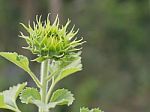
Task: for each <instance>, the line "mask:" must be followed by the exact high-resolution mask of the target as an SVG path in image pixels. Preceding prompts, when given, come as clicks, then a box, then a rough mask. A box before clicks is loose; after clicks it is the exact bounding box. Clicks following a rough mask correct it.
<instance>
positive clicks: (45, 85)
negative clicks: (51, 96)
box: [39, 60, 49, 112]
mask: <svg viewBox="0 0 150 112" xmlns="http://www.w3.org/2000/svg"><path fill="white" fill-rule="evenodd" d="M48 67H49V61H48V60H45V61H43V62H42V63H41V85H42V87H41V89H40V94H41V101H42V102H43V103H46V95H47V88H48V81H47V76H48ZM39 112H46V111H45V110H44V109H39Z"/></svg>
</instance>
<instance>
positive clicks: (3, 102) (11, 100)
mask: <svg viewBox="0 0 150 112" xmlns="http://www.w3.org/2000/svg"><path fill="white" fill-rule="evenodd" d="M26 85H27V83H22V84H18V85H17V86H13V87H10V88H9V90H6V91H3V92H1V93H0V108H4V109H10V110H13V111H14V110H15V109H18V107H17V105H16V99H17V97H18V95H19V93H20V92H21V91H22V90H23V88H24V87H25V86H26Z"/></svg>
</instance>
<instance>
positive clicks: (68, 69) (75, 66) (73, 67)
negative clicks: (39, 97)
mask: <svg viewBox="0 0 150 112" xmlns="http://www.w3.org/2000/svg"><path fill="white" fill-rule="evenodd" d="M81 70H82V64H81V57H78V58H77V59H75V60H73V61H71V63H69V64H68V65H66V66H65V67H64V68H63V69H62V70H61V72H60V74H59V75H58V76H57V78H56V79H55V82H58V81H60V80H62V79H63V78H65V77H67V76H69V75H71V74H73V73H75V72H78V71H81Z"/></svg>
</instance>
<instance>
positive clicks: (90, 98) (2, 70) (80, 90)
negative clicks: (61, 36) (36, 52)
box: [0, 0, 150, 112]
mask: <svg viewBox="0 0 150 112" xmlns="http://www.w3.org/2000/svg"><path fill="white" fill-rule="evenodd" d="M48 13H51V18H52V20H53V18H54V17H55V16H56V14H57V13H58V14H59V17H60V18H61V23H62V24H64V23H65V22H66V21H67V19H68V18H70V19H71V20H72V24H71V25H73V24H76V28H80V33H79V35H78V36H83V37H84V39H85V40H86V41H87V43H86V44H84V49H83V54H82V57H83V59H82V61H83V65H84V69H83V71H82V72H80V73H76V74H74V75H71V76H70V77H68V78H66V79H64V81H62V82H60V83H59V85H58V86H57V87H56V88H68V89H70V90H71V91H72V92H73V93H74V94H75V98H76V100H75V102H74V103H73V105H72V106H71V107H69V108H68V107H64V106H62V107H58V108H57V109H56V110H55V112H79V108H80V107H82V106H85V107H87V106H88V107H90V108H92V107H100V108H102V109H103V110H105V112H150V0H0V51H17V52H18V53H19V54H23V55H26V56H28V57H31V58H30V59H33V58H34V56H32V55H31V53H30V52H29V51H26V50H23V49H22V48H21V47H22V46H25V45H26V44H25V42H24V40H23V39H21V38H19V37H18V35H19V31H20V30H21V31H22V30H23V29H22V27H21V26H20V25H19V22H23V23H25V24H27V23H28V20H30V21H32V20H34V17H35V15H37V14H38V15H43V19H44V18H46V16H47V14H48ZM39 67H40V66H39V65H38V64H37V63H35V62H32V63H31V68H32V69H33V71H34V72H35V73H37V74H38V75H39ZM26 80H27V81H28V82H29V83H28V84H29V86H32V85H33V86H34V83H32V81H31V78H30V77H29V76H28V75H27V74H26V73H25V72H24V71H22V70H21V69H19V68H18V67H17V66H14V65H13V64H12V63H10V62H8V61H7V60H5V59H3V58H1V57H0V91H3V90H5V89H8V87H9V86H12V85H15V84H17V83H18V82H20V83H21V82H23V81H26ZM20 107H21V108H22V110H24V111H23V112H36V107H35V106H33V105H31V106H30V105H22V104H20ZM0 112H8V111H6V110H0ZM9 112H10V111H9Z"/></svg>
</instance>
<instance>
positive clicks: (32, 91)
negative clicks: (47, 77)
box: [20, 87, 41, 104]
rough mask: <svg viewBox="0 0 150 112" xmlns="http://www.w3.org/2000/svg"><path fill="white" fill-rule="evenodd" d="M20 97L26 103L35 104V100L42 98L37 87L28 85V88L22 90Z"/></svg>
mask: <svg viewBox="0 0 150 112" xmlns="http://www.w3.org/2000/svg"><path fill="white" fill-rule="evenodd" d="M20 99H21V102H22V103H26V104H28V103H33V104H34V102H33V101H35V100H40V99H41V96H40V93H39V92H38V90H37V89H36V88H30V87H27V88H26V89H24V90H23V91H22V92H21V94H20Z"/></svg>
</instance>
